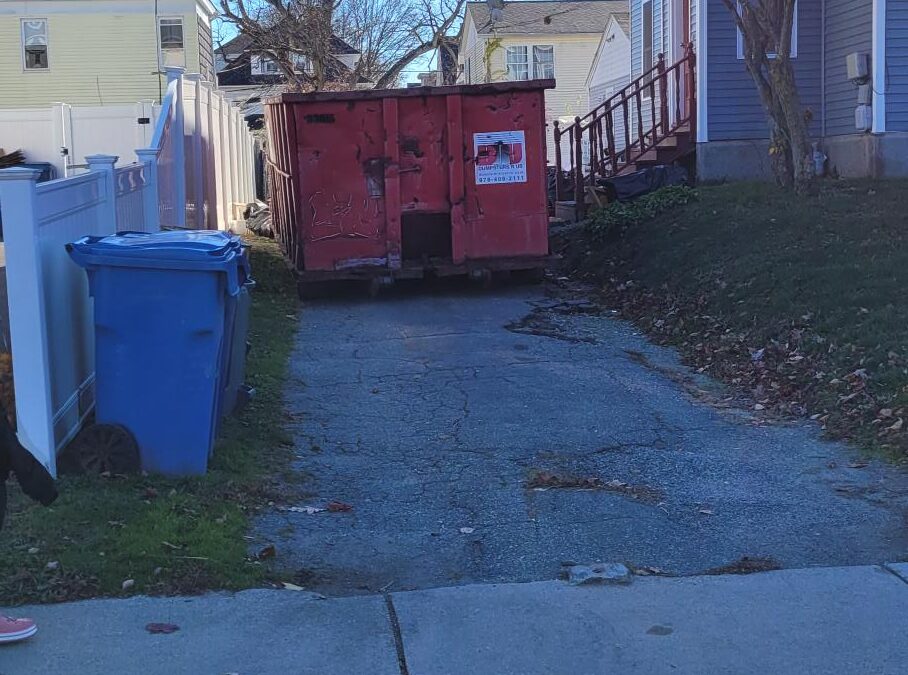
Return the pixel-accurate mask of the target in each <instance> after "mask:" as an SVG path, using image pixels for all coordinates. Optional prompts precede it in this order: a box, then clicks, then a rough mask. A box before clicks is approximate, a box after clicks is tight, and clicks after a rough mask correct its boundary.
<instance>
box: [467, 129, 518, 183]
mask: <svg viewBox="0 0 908 675" xmlns="http://www.w3.org/2000/svg"><path fill="white" fill-rule="evenodd" d="M525 148H526V142H525V140H524V135H523V132H522V131H489V132H485V133H481V134H473V152H474V156H475V158H476V162H475V166H476V184H477V185H495V184H498V183H526V182H527V158H526V152H524V150H525Z"/></svg>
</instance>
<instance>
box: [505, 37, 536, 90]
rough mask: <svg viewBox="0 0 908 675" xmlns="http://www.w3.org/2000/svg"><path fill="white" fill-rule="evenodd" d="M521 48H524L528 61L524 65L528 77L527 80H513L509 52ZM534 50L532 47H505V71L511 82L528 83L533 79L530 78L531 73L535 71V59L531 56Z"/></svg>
mask: <svg viewBox="0 0 908 675" xmlns="http://www.w3.org/2000/svg"><path fill="white" fill-rule="evenodd" d="M521 48H523V49H524V50H525V55H526V60H525V61H524V62H523V65H525V66H526V69H527V77H526V80H519V79H511V67H510V66H511V63H510V62H509V61H508V52H509V51H510V50H512V49H521ZM532 49H533V47H532V45H505V47H504V69H505V72H506V73H507V75H508V81H509V82H526V81H528V80H531V79H532V78H531V77H530V73H531V71H532V69H533V57H532V55H531V54H532Z"/></svg>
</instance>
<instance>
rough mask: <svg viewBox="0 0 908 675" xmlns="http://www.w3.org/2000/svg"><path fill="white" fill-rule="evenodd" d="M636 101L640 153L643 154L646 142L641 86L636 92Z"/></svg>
mask: <svg viewBox="0 0 908 675" xmlns="http://www.w3.org/2000/svg"><path fill="white" fill-rule="evenodd" d="M634 101H635V103H636V104H637V106H636V107H637V141H638V142H639V143H640V152H643V151H644V150H645V149H646V142H645V141H644V140H643V97H642V94H641V92H640V87H639V86H638V87H637V88H636V90H635V91H634Z"/></svg>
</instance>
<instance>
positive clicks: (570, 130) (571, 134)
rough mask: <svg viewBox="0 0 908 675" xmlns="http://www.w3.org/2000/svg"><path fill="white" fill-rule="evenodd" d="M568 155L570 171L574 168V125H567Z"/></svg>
mask: <svg viewBox="0 0 908 675" xmlns="http://www.w3.org/2000/svg"><path fill="white" fill-rule="evenodd" d="M568 155H569V156H570V158H571V171H573V170H574V166H575V165H574V125H573V124H572V125H571V126H569V127H568Z"/></svg>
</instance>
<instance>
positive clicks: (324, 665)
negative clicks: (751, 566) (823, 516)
mask: <svg viewBox="0 0 908 675" xmlns="http://www.w3.org/2000/svg"><path fill="white" fill-rule="evenodd" d="M900 575H901V576H900ZM905 578H908V565H888V566H885V567H881V566H865V567H840V568H813V569H805V570H784V571H779V572H766V573H762V574H754V575H750V576H713V577H684V578H664V577H663V578H660V577H638V578H636V579H635V580H634V581H633V583H632V584H631V585H629V586H624V587H603V586H598V587H572V586H568V585H567V584H565V583H563V582H559V581H546V582H536V583H527V584H500V585H476V586H461V587H452V588H438V589H432V590H424V591H412V592H406V593H395V594H392V595H390V596H387V597H382V596H360V597H348V598H336V599H319V598H318V597H317V596H313V595H311V594H308V593H299V592H292V591H265V590H256V591H247V592H243V593H238V594H236V595H225V594H218V595H208V596H204V597H198V598H132V599H128V600H96V601H87V602H82V603H73V604H67V605H56V606H40V607H28V608H22V609H20V610H18V611H17V612H16V613H17V614H20V615H31V616H32V617H34V618H36V619H37V620H38V621H39V622H40V627H41V630H40V632H39V633H38V635H37V636H36V637H35V638H34V639H33V640H31V641H30V642H27V643H23V644H20V645H12V646H7V647H3V648H0V673H2V674H3V675H28V674H30V673H36V674H37V673H41V674H42V675H64V674H65V675H72V674H73V673H79V674H80V675H91V674H94V673H104V674H105V675H106V674H109V673H118V674H121V673H142V674H147V675H156V674H158V673H160V674H166V675H179V674H181V673H192V674H194V675H202V674H207V673H213V674H223V673H239V674H242V675H247V674H250V675H251V674H253V673H254V674H256V675H264V674H270V673H277V674H280V675H296V674H309V673H311V674H312V675H333V674H337V675H359V674H362V675H399V674H400V673H409V675H441V674H443V673H444V674H451V675H455V674H456V675H461V674H464V675H466V674H469V675H511V674H513V675H537V674H538V675H543V674H545V675H559V674H562V673H563V674H564V675H597V674H599V673H603V674H604V673H609V674H617V675H637V674H643V673H653V674H657V673H659V674H661V673H669V672H670V673H691V674H697V675H700V674H702V673H735V674H738V673H754V674H757V673H759V674H760V675H763V674H765V673H773V674H774V675H785V674H789V673H790V674H792V675H794V674H796V673H797V674H802V673H811V674H814V675H816V674H820V673H830V674H832V673H835V674H836V675H841V674H847V673H873V674H875V675H888V674H892V675H896V674H897V673H906V672H908V585H906V582H905ZM149 622H172V623H175V624H178V625H179V626H180V630H179V631H178V632H176V633H173V634H170V635H151V634H149V633H147V632H146V630H145V628H144V627H145V625H146V624H147V623H149ZM400 645H402V650H403V654H400V651H399V647H400ZM401 657H403V658H401ZM402 661H403V663H402Z"/></svg>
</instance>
